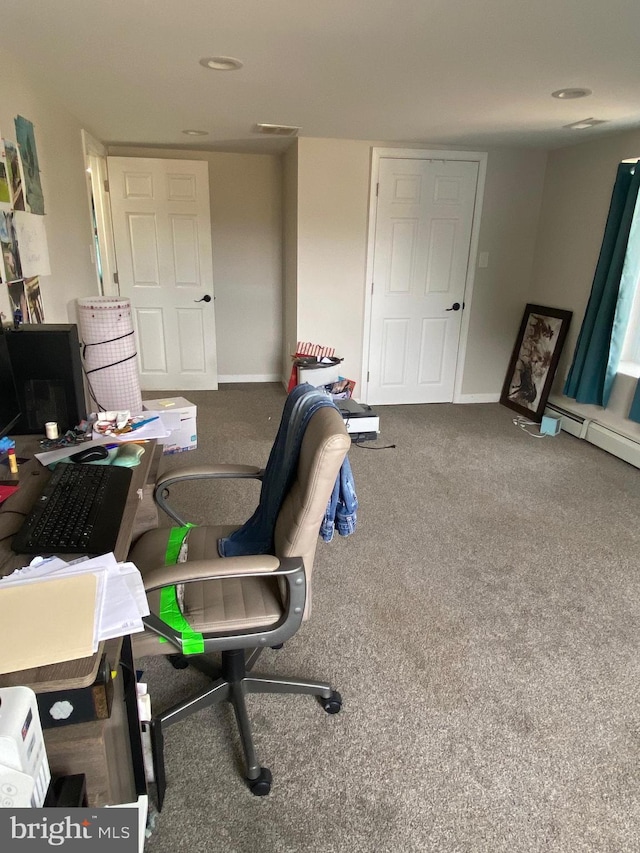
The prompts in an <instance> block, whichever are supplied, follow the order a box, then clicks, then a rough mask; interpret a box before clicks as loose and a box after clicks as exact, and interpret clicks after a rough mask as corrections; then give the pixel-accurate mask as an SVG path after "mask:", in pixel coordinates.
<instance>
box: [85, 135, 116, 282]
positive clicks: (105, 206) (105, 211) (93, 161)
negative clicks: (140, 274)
mask: <svg viewBox="0 0 640 853" xmlns="http://www.w3.org/2000/svg"><path fill="white" fill-rule="evenodd" d="M80 136H81V138H82V152H83V155H84V165H85V170H86V177H87V200H88V203H89V216H90V218H91V229H92V235H91V236H92V238H93V218H92V217H91V204H92V202H93V207H94V211H95V228H96V237H97V240H98V247H99V251H100V262H101V264H102V284H101V283H100V276H99V274H98V259H97V258H96V254H95V246H94V243H93V239H92V241H91V260H92V261H93V264H94V266H95V268H96V282H97V286H98V292H99V293H100V295H101V296H115V297H119V296H120V289H119V286H118V265H117V263H116V250H115V244H114V242H113V225H112V222H111V202H110V198H109V189H108V185H109V181H108V174H107V149H106V148H105V146H104V145H103V144H102V143H101V142H99V141H98V140H97V139H94V137H93V136H91V134H90V133H88V132H87V131H86V130H84V129H83V130H81V131H80Z"/></svg>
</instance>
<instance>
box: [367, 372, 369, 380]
mask: <svg viewBox="0 0 640 853" xmlns="http://www.w3.org/2000/svg"><path fill="white" fill-rule="evenodd" d="M368 381H369V371H368V370H367V382H368Z"/></svg>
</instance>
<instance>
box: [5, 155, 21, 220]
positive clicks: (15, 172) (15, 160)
mask: <svg viewBox="0 0 640 853" xmlns="http://www.w3.org/2000/svg"><path fill="white" fill-rule="evenodd" d="M4 150H5V154H6V161H5V162H6V166H7V179H8V182H9V195H10V197H11V207H12V208H13V209H14V210H24V188H23V183H22V167H21V165H20V154H19V153H18V149H17V148H16V146H15V145H14V143H13V142H11V141H10V140H9V139H5V140H4Z"/></svg>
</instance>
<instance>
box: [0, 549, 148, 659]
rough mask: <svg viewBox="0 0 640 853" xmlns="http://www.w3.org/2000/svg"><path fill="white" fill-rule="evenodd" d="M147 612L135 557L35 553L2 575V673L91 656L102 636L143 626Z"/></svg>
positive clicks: (0, 633)
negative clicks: (122, 559)
mask: <svg viewBox="0 0 640 853" xmlns="http://www.w3.org/2000/svg"><path fill="white" fill-rule="evenodd" d="M148 615H149V605H148V603H147V596H146V593H145V591H144V584H143V582H142V577H141V575H140V572H139V571H138V569H137V568H136V567H135V566H134V564H133V563H118V562H117V560H116V558H115V557H114V555H113V554H104V555H103V556H101V557H92V558H90V559H89V558H81V559H79V560H74V561H73V562H71V563H66V562H65V561H64V560H61V559H59V558H58V557H50V558H48V559H42V558H39V557H37V558H36V559H35V560H33V561H32V563H31V565H29V566H26V567H25V568H23V569H17V570H16V571H15V572H13V574H11V575H8V576H7V577H5V578H0V673H5V672H15V671H17V670H21V669H31V668H32V667H36V666H44V665H47V664H52V663H60V662H61V661H66V660H74V659H76V658H82V657H89V656H90V655H91V654H93V653H94V652H96V651H97V650H98V645H99V643H100V642H102V641H103V640H108V639H111V638H112V637H120V636H123V635H125V634H133V633H136V632H138V631H143V630H144V625H143V622H142V618H143V616H148Z"/></svg>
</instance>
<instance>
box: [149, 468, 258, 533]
mask: <svg viewBox="0 0 640 853" xmlns="http://www.w3.org/2000/svg"><path fill="white" fill-rule="evenodd" d="M263 475H264V468H258V467H256V466H255V465H235V464H228V465H227V464H222V465H193V466H191V467H189V468H177V469H176V470H175V471H167V473H166V474H163V475H162V476H161V477H159V478H158V480H156V485H155V489H154V492H153V499H154V501H155V502H156V504H157V505H158V506H159V507H160V509H162V510H163V511H164V512H166V514H167V515H168V516H169V518H172V519H173V520H174V521H175V522H177V523H178V524H180V525H183V524H186V521H185V519H183V518H182V517H181V516H179V515H178V513H177V512H176V511H175V510H174V509H172V508H171V507H170V506H169V504H168V503H167V501H166V498H167V497H168V494H169V493H168V489H169V486H173V485H174V484H175V483H182V482H185V481H186V480H231V479H241V480H261V479H262V477H263Z"/></svg>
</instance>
